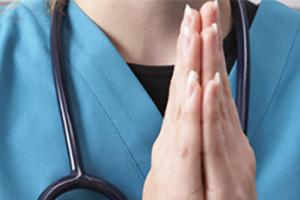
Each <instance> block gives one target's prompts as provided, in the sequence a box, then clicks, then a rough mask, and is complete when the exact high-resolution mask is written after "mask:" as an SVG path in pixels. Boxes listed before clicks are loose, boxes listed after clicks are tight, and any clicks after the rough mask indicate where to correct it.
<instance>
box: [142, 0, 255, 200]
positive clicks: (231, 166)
mask: <svg viewBox="0 0 300 200" xmlns="http://www.w3.org/2000/svg"><path fill="white" fill-rule="evenodd" d="M255 173H256V162H255V156H254V153H253V150H252V148H251V146H250V144H249V142H248V139H247V137H246V136H245V134H244V133H243V130H242V128H241V126H240V122H239V118H238V114H237V110H236V107H235V103H234V101H233V98H232V96H231V90H230V87H229V83H228V78H227V72H226V63H225V58H224V53H223V45H222V37H221V29H220V25H219V9H218V4H217V3H216V2H211V1H210V2H207V3H205V4H204V5H203V6H202V8H201V9H200V11H197V10H194V9H191V8H190V7H188V6H187V7H186V9H185V14H184V19H183V21H182V24H181V31H180V35H179V37H178V40H177V59H176V65H175V68H174V74H173V77H172V80H171V85H170V93H169V101H168V104H167V108H166V112H165V117H164V119H163V124H162V128H161V131H160V134H159V136H158V138H157V140H156V141H155V143H154V145H153V149H152V160H151V168H150V171H149V174H148V176H147V179H146V182H145V185H144V191H143V200H175V199H176V200H177V199H178V200H256V199H257V194H256V186H255Z"/></svg>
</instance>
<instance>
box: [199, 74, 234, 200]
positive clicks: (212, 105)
mask: <svg viewBox="0 0 300 200" xmlns="http://www.w3.org/2000/svg"><path fill="white" fill-rule="evenodd" d="M219 90H220V80H219V79H218V78H214V80H211V81H209V83H208V84H207V89H206V90H205V92H204V97H203V161H204V165H203V166H204V172H205V184H206V189H207V191H209V193H208V194H207V195H214V196H213V197H214V198H215V197H216V196H218V197H220V196H222V195H224V194H227V193H228V191H226V190H227V189H228V187H227V185H228V184H229V185H230V184H231V180H232V175H231V166H230V163H229V158H228V154H227V150H226V147H225V142H224V136H223V134H222V131H223V130H221V124H220V111H219V107H220V106H219V104H220V91H219ZM207 199H212V197H211V198H209V197H208V198H207Z"/></svg>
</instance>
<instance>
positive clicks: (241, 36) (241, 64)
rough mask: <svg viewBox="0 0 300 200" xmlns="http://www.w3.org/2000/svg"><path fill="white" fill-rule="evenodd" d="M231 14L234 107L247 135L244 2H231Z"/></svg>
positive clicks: (247, 58) (247, 54)
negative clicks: (234, 46)
mask: <svg viewBox="0 0 300 200" xmlns="http://www.w3.org/2000/svg"><path fill="white" fill-rule="evenodd" d="M231 4H232V8H233V9H232V12H233V15H234V19H235V21H234V23H235V26H234V27H235V31H236V38H237V54H238V55H237V58H238V59H237V67H238V68H237V84H236V86H237V88H236V91H237V93H236V106H237V109H238V114H239V118H240V123H241V127H242V129H243V131H244V132H245V133H247V121H248V109H249V108H248V106H249V91H250V48H249V46H250V44H249V22H248V17H247V11H246V8H245V3H244V0H237V1H235V0H233V1H231Z"/></svg>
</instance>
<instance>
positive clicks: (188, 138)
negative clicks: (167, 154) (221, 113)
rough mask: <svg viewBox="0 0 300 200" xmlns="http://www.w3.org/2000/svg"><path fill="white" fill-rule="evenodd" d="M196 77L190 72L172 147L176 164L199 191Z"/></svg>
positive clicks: (199, 106)
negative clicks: (182, 168)
mask: <svg viewBox="0 0 300 200" xmlns="http://www.w3.org/2000/svg"><path fill="white" fill-rule="evenodd" d="M198 77H199V76H198V74H197V73H196V72H194V71H191V72H190V75H189V79H188V84H187V86H186V87H187V89H186V91H185V95H184V96H185V102H184V104H183V106H182V112H181V115H180V120H179V122H178V123H179V128H178V131H177V132H176V143H175V145H174V147H173V149H175V150H176V151H175V155H176V158H177V166H178V167H180V168H181V167H184V168H185V170H183V171H184V172H185V173H186V175H185V176H183V177H185V178H186V179H190V180H191V182H193V183H194V184H196V185H197V186H196V187H195V188H197V192H201V191H202V190H203V182H202V180H203V178H202V173H201V172H202V157H201V149H202V143H201V124H200V119H201V94H202V92H201V87H200V84H199V80H198V79H199V78H198ZM171 156H172V155H171ZM191 174H193V176H192V177H191ZM201 194H203V192H201Z"/></svg>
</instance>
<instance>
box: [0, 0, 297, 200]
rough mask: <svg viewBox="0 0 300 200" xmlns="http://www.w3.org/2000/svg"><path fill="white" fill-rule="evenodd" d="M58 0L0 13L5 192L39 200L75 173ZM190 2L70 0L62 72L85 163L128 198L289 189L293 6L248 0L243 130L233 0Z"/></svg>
mask: <svg viewBox="0 0 300 200" xmlns="http://www.w3.org/2000/svg"><path fill="white" fill-rule="evenodd" d="M57 1H58V3H61V2H62V1H61V0H57ZM55 2H56V1H50V2H49V4H46V3H45V1H43V0H21V1H19V2H18V3H17V4H16V6H9V7H7V8H4V9H3V10H2V12H1V15H0V110H1V112H0V199H37V198H38V197H39V195H40V193H41V192H42V191H43V190H44V189H45V188H46V187H47V186H48V185H49V184H51V183H53V182H54V181H55V180H57V179H58V178H60V177H63V176H65V175H67V174H68V173H69V171H70V169H69V163H68V154H67V151H66V146H65V141H64V134H63V127H62V124H61V119H60V114H59V108H58V105H57V100H56V93H55V88H54V84H53V76H52V68H51V56H50V43H49V41H50V39H49V36H50V19H51V8H52V7H53V6H54V3H55ZM185 4H186V1H165V0H161V1H133V0H127V1H112V0H102V1H97V0H89V1H84V0H75V1H70V3H69V6H68V10H67V11H66V13H65V19H64V24H63V39H64V45H63V52H64V65H65V73H64V74H65V76H66V82H67V92H68V95H69V96H70V99H71V101H70V110H71V112H72V116H73V120H74V122H75V125H76V126H75V131H76V133H77V135H78V142H79V146H80V151H81V155H82V160H83V163H84V169H85V171H86V172H87V173H88V174H92V175H93V176H98V177H102V178H104V179H105V180H108V181H110V182H111V183H113V184H114V185H115V186H117V187H118V188H119V189H120V190H122V192H124V194H125V195H126V196H127V198H128V199H144V200H148V199H149V200H150V199H187V200H194V199H197V200H199V199H200V200H202V199H203V200H204V199H205V200H211V199H218V200H223V199H224V200H225V199H249V200H250V199H251V200H252V199H272V200H298V199H299V198H300V193H299V192H298V189H299V188H300V181H299V177H300V170H299V163H300V155H299V153H298V147H299V145H300V142H299V141H300V135H299V134H298V132H299V130H300V125H299V124H300V123H299V120H300V115H299V112H298V110H299V109H300V104H299V102H300V95H299V94H298V93H297V92H295V91H298V89H299V87H298V86H299V85H300V71H299V70H300V68H299V65H300V57H299V56H298V55H299V53H300V45H297V44H300V33H299V27H300V16H299V14H298V13H297V12H296V11H294V10H292V9H290V8H287V7H285V6H283V5H281V4H279V3H276V2H270V1H266V2H263V3H261V5H259V6H256V5H254V4H252V3H249V2H247V4H246V7H247V11H248V18H249V22H250V23H251V29H250V46H251V80H250V83H251V85H250V102H249V116H248V130H247V132H246V133H244V132H243V131H242V129H241V127H240V124H239V119H238V115H237V111H236V107H235V104H234V102H233V100H232V99H233V98H234V97H235V88H236V64H235V63H234V61H235V59H236V52H237V50H236V41H235V39H234V38H235V34H234V30H233V24H234V20H232V17H231V16H232V15H231V7H230V1H220V5H219V6H218V5H217V4H216V3H213V2H206V1H204V0H203V1H200V0H199V1H191V2H189V4H190V6H191V7H192V8H194V9H192V8H190V7H188V6H185ZM184 8H185V12H184V17H183V20H182V13H183V10H184ZM137 63H139V64H137ZM173 71H174V73H173ZM228 73H229V76H228ZM169 88H170V90H169ZM60 199H74V200H77V199H104V197H102V196H99V195H97V194H95V193H92V192H90V191H86V190H76V191H72V192H70V193H67V194H65V195H63V196H61V197H60Z"/></svg>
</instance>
